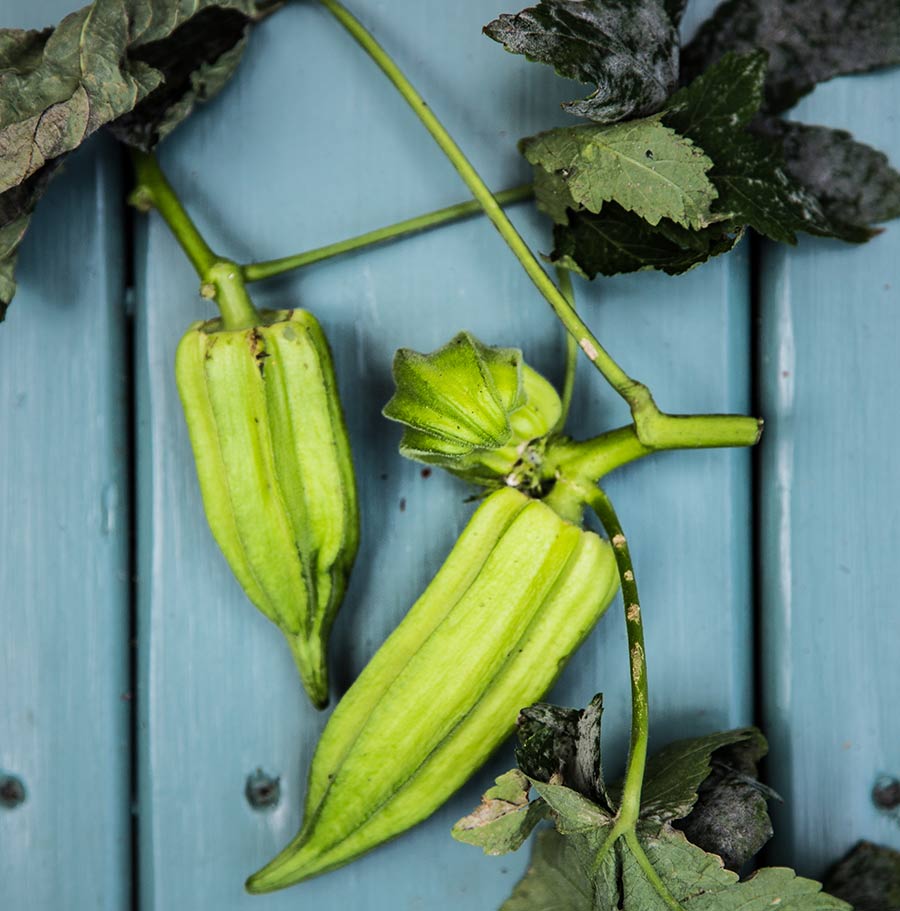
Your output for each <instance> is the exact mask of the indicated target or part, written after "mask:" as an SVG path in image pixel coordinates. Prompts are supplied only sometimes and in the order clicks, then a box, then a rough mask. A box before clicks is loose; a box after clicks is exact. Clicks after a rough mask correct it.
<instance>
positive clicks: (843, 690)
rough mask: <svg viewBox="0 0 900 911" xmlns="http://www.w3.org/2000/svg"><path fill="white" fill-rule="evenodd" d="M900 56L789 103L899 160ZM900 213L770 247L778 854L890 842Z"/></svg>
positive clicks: (767, 550) (765, 351)
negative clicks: (873, 231) (884, 781)
mask: <svg viewBox="0 0 900 911" xmlns="http://www.w3.org/2000/svg"><path fill="white" fill-rule="evenodd" d="M898 89H900V72H897V71H896V70H895V71H893V72H887V73H883V74H878V75H872V76H866V77H857V78H852V79H842V80H837V81H835V82H833V83H830V84H828V85H825V86H822V87H820V88H819V89H817V91H816V92H815V93H814V95H813V96H811V97H810V98H809V99H808V100H806V101H804V102H803V103H802V104H801V105H800V106H799V107H798V109H797V110H796V112H795V115H794V116H795V117H796V119H798V120H803V121H806V122H811V123H825V124H828V125H832V126H839V127H842V128H844V129H850V130H851V131H852V132H853V133H854V134H855V135H856V136H857V138H859V139H861V140H863V141H865V142H869V143H871V144H873V145H875V146H876V147H878V148H880V149H885V150H886V151H887V152H888V154H889V156H890V158H891V160H892V162H893V164H894V166H895V167H897V166H898V165H900V156H898V154H897V148H898V144H900V118H898V116H897V114H896V105H895V103H894V100H895V98H896V95H897V91H898ZM898 289H900V227H898V225H897V223H896V222H895V223H892V224H890V225H888V229H887V231H886V233H885V234H884V235H882V236H881V237H879V238H876V239H875V240H873V241H872V242H871V243H869V244H868V245H867V246H865V247H863V248H854V247H848V246H843V245H840V244H837V243H835V242H828V241H821V240H813V239H809V238H804V239H803V241H802V242H801V244H800V246H799V249H797V250H785V249H776V248H774V247H766V248H765V252H764V257H763V272H762V287H761V292H762V293H761V298H762V299H761V319H762V336H761V343H760V361H759V368H758V369H759V382H760V390H761V406H762V410H763V413H764V415H765V417H766V421H767V425H766V432H765V435H764V441H763V447H762V460H761V469H762V470H761V476H760V481H761V485H760V493H761V515H760V535H761V538H760V540H761V543H762V550H761V555H762V564H761V565H762V578H761V585H762V589H761V593H762V609H763V614H762V619H763V627H762V630H763V645H764V663H763V671H762V681H761V682H762V691H763V693H764V695H765V698H764V704H763V709H764V717H765V726H766V729H767V732H768V734H769V737H770V739H771V747H772V758H771V761H770V763H769V776H770V779H771V783H772V784H773V786H774V787H775V788H776V789H777V790H778V791H779V792H780V793H781V794H783V795H784V798H785V803H784V806H783V807H782V808H780V809H778V810H777V811H776V813H775V826H776V833H777V835H776V841H775V842H774V844H773V848H772V857H773V858H774V859H776V860H779V861H782V860H784V861H790V862H795V863H796V864H797V865H798V867H799V869H800V871H801V872H805V873H808V874H820V873H821V872H822V871H823V869H824V868H825V867H826V866H827V865H828V864H829V863H831V862H832V861H834V860H835V859H837V858H838V856H840V855H841V854H843V853H844V852H845V851H846V850H847V849H848V848H849V847H850V846H852V845H853V844H854V843H855V842H856V841H857V840H858V839H861V838H866V839H871V840H874V841H878V842H882V843H885V844H890V845H893V846H894V847H895V848H900V825H898V818H897V817H896V815H895V816H894V817H893V818H891V817H890V816H889V815H887V814H884V813H883V812H880V811H879V810H877V809H876V807H875V806H874V805H873V803H872V801H871V797H870V795H871V791H872V787H873V785H874V784H875V783H876V781H877V780H878V778H879V777H880V776H882V775H892V776H895V777H900V712H898V710H897V696H898V693H900V661H898V657H897V653H898V645H900V613H898V611H897V591H898V589H900V564H898V561H897V550H898V546H900V524H898V520H897V503H898V501H900V474H898V471H897V456H896V452H895V449H894V448H893V447H896V445H897V442H898V434H897V429H896V422H895V414H896V407H895V405H896V393H895V389H896V386H897V378H898V359H897V352H898V350H900V308H898Z"/></svg>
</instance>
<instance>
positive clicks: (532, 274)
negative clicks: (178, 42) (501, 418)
mask: <svg viewBox="0 0 900 911" xmlns="http://www.w3.org/2000/svg"><path fill="white" fill-rule="evenodd" d="M319 2H320V3H321V4H322V6H324V7H325V8H326V9H327V10H328V12H329V13H331V15H332V16H334V18H335V19H336V20H337V21H338V22H339V23H340V24H341V25H342V26H343V27H344V28H345V29H346V30H347V32H348V33H349V34H350V35H351V37H352V38H353V39H354V40H355V41H356V42H357V44H359V46H360V47H361V48H362V49H363V50H364V51H365V52H366V53H367V54H368V55H369V56H370V57H371V58H372V60H373V61H374V62H375V64H376V65H377V66H378V67H379V68H380V69H381V71H382V72H383V73H384V74H385V76H387V78H388V79H389V80H390V82H391V84H392V85H393V86H394V88H396V89H397V91H398V92H399V93H400V95H401V96H402V97H403V99H404V100H405V101H406V103H407V104H408V105H409V106H410V108H412V110H413V112H414V113H415V115H416V116H417V117H418V118H419V120H420V121H421V122H422V125H423V126H424V127H425V129H426V130H428V132H429V133H430V134H431V137H432V138H433V139H434V141H435V142H436V143H437V145H438V146H439V148H440V149H441V151H442V152H443V153H444V154H445V155H446V156H447V159H448V160H449V161H450V163H451V164H452V165H453V167H454V168H455V169H456V171H457V173H458V174H459V175H460V177H461V178H462V179H463V181H464V182H465V184H466V186H467V187H468V188H469V190H470V191H471V193H472V195H473V196H474V197H475V199H476V200H477V201H478V202H479V203H480V204H481V206H482V207H483V209H484V212H485V215H487V217H488V218H489V219H490V220H491V222H492V223H493V225H494V227H495V228H496V229H497V231H498V232H499V233H500V235H501V237H502V238H503V239H504V241H506V244H507V245H508V246H509V248H510V250H512V252H513V254H514V255H515V257H516V258H517V259H518V260H519V262H520V264H521V265H522V268H523V269H524V270H525V272H526V273H527V275H528V277H529V278H530V279H531V280H532V282H533V283H534V284H535V286H536V287H537V289H538V290H539V291H540V292H541V294H542V295H543V296H544V298H545V300H546V301H547V303H548V304H550V306H551V308H552V309H553V311H554V313H556V315H557V317H558V318H559V319H560V321H561V322H562V324H563V325H564V326H565V327H566V330H567V331H568V332H569V333H570V334H571V335H573V336H574V337H575V339H576V340H577V342H578V344H579V346H580V347H581V349H582V351H584V353H585V355H586V356H587V357H588V359H589V360H590V361H591V362H592V363H593V364H594V366H595V367H596V368H597V369H598V370H599V371H600V373H601V374H602V375H603V376H604V377H605V379H606V380H607V382H608V383H609V384H610V385H611V386H612V388H613V389H614V390H615V391H616V392H617V393H618V394H619V395H620V396H622V398H623V399H624V400H625V401H626V402H627V403H628V406H629V408H630V409H631V413H632V416H633V417H634V422H635V428H636V431H637V434H638V437H639V438H640V439H641V441H642V442H643V443H645V445H648V446H650V447H652V448H654V449H658V448H661V446H660V443H659V441H660V440H661V439H663V438H664V437H666V436H672V435H676V433H677V431H675V430H674V429H672V428H671V427H670V425H672V424H675V425H677V424H679V423H680V422H681V421H683V418H682V416H681V415H669V414H665V413H664V412H662V411H660V409H659V408H658V406H657V405H656V403H655V402H654V401H653V396H652V395H651V394H650V390H649V389H648V388H647V387H646V386H645V385H644V384H643V383H640V382H638V381H637V380H635V379H633V378H632V377H630V376H629V375H628V374H627V373H626V372H625V371H624V370H622V368H621V367H620V366H619V365H618V364H617V363H616V362H615V360H613V358H612V357H611V356H610V354H609V353H608V352H607V351H606V349H605V348H604V347H603V346H602V345H601V344H600V342H599V340H598V339H597V338H596V336H594V334H593V333H592V332H591V331H590V329H589V328H588V327H587V325H586V324H585V322H584V321H583V320H582V319H581V317H579V316H578V314H577V313H576V311H575V310H574V309H573V307H572V306H571V305H570V303H569V302H568V301H567V300H566V298H565V297H564V295H563V294H562V293H561V292H560V290H559V288H557V287H556V285H555V284H554V283H553V281H552V280H551V278H550V276H549V275H547V273H546V272H545V271H544V269H543V267H542V266H541V264H540V263H539V262H538V260H537V257H535V255H534V253H532V251H531V248H530V247H529V246H528V244H526V243H525V241H524V240H523V239H522V237H521V235H520V234H519V232H518V231H517V230H516V228H515V226H514V225H513V223H512V222H511V221H510V220H509V218H508V217H507V215H506V213H505V212H504V211H503V209H502V207H501V206H500V205H499V204H498V203H497V200H496V199H495V198H494V196H493V194H492V193H491V191H490V190H489V189H488V187H487V185H486V184H485V182H484V181H483V180H482V179H481V177H480V175H479V174H478V172H477V171H476V170H475V168H474V167H473V166H472V164H471V163H470V162H469V160H468V159H467V158H466V156H465V155H464V153H463V151H462V149H460V147H459V146H458V145H457V143H456V142H455V140H454V139H453V138H452V137H451V135H450V134H449V133H448V132H447V130H446V129H445V127H444V126H443V124H442V123H441V122H440V120H438V118H437V117H436V116H435V115H434V114H433V113H432V111H431V109H430V108H429V107H428V104H427V103H426V102H425V99H424V98H423V97H422V96H421V95H420V94H419V93H418V92H417V91H416V89H415V88H414V87H413V85H412V83H411V82H410V81H409V80H408V79H407V78H406V76H405V75H404V74H403V72H402V71H401V70H400V68H399V67H398V66H397V64H396V63H394V61H393V59H392V58H391V57H390V55H389V54H388V53H387V52H386V51H385V50H384V49H383V48H382V47H381V45H379V44H378V42H377V41H376V40H375V38H374V37H373V36H372V35H371V34H370V33H369V31H368V30H367V29H366V28H365V26H363V24H362V23H361V22H360V21H359V20H358V19H357V18H356V17H355V16H353V14H352V13H350V11H349V10H347V9H346V7H344V6H343V5H342V4H341V3H340V2H338V0H319ZM706 417H707V419H708V421H709V422H710V423H709V424H708V425H707V426H705V427H703V428H702V429H703V431H704V437H703V442H698V444H697V445H698V446H703V447H705V446H752V445H753V444H754V443H756V442H757V440H758V439H759V424H758V422H757V421H756V419H755V418H751V417H745V416H742V415H708V416H706ZM687 432H688V431H685V433H687Z"/></svg>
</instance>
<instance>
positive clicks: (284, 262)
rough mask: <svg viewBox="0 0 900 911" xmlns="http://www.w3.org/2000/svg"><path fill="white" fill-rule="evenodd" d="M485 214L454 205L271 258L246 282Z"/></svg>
mask: <svg viewBox="0 0 900 911" xmlns="http://www.w3.org/2000/svg"><path fill="white" fill-rule="evenodd" d="M533 194H534V191H533V189H532V187H531V184H523V185H522V186H520V187H512V188H511V189H509V190H502V191H501V192H499V193H497V194H496V195H495V199H496V200H497V202H499V203H500V205H501V206H508V205H512V204H513V203H516V202H521V201H522V200H525V199H530V198H531V197H532V195H533ZM482 212H483V210H482V208H481V203H479V202H477V201H474V200H473V201H471V202H461V203H457V204H456V205H454V206H447V207H446V208H444V209H438V210H437V211H435V212H428V213H426V214H425V215H418V216H416V217H415V218H407V219H405V220H404V221H398V222H397V223H396V224H393V225H387V226H386V227H384V228H376V229H375V230H374V231H367V232H366V233H365V234H358V235H357V236H356V237H350V238H347V239H346V240H341V241H338V242H337V243H333V244H327V245H326V246H324V247H316V248H315V249H314V250H307V251H306V252H304V253H297V254H295V255H293V256H282V257H280V258H278V259H269V260H265V261H264V262H259V263H249V264H248V265H246V266H244V267H243V268H242V272H243V275H244V281H247V282H257V281H261V280H262V279H264V278H272V277H273V276H275V275H281V274H282V273H284V272H290V271H291V270H293V269H302V268H303V267H304V266H311V265H312V264H313V263H318V262H322V260H326V259H331V258H332V257H334V256H340V255H341V254H342V253H351V252H352V251H354V250H361V249H363V248H364V247H371V246H374V245H375V244H382V243H385V242H387V241H389V240H396V239H397V238H400V237H408V236H409V235H410V234H417V233H419V232H420V231H427V230H428V229H429V228H435V227H437V226H438V225H444V224H448V223H449V222H453V221H459V220H460V219H462V218H470V217H471V216H473V215H480V214H482Z"/></svg>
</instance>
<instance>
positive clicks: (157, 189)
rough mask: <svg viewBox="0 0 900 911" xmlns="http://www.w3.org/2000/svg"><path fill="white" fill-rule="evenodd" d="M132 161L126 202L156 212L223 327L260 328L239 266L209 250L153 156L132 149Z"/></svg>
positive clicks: (255, 310)
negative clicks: (133, 180)
mask: <svg viewBox="0 0 900 911" xmlns="http://www.w3.org/2000/svg"><path fill="white" fill-rule="evenodd" d="M131 160H132V163H133V164H134V171H135V177H136V184H135V188H134V190H133V191H132V193H131V195H130V196H129V197H128V199H129V202H130V203H131V204H132V205H134V206H136V207H137V208H138V209H140V210H141V211H144V212H146V211H149V210H150V209H156V210H157V212H159V214H160V215H161V216H162V217H163V220H164V221H165V223H166V224H167V225H168V226H169V230H170V231H171V232H172V234H173V235H174V236H175V239H176V240H177V241H178V243H179V245H180V246H181V249H182V250H184V252H185V254H186V255H187V258H188V259H189V260H190V262H191V265H192V266H193V267H194V269H195V270H196V272H197V275H198V276H199V277H200V282H201V291H200V293H201V294H202V295H203V296H204V297H210V298H212V299H213V300H215V302H216V304H217V306H218V307H219V311H220V312H221V314H222V327H223V328H224V329H248V328H250V327H251V326H257V325H259V323H260V315H259V313H258V311H257V309H256V307H254V306H253V301H251V300H250V295H249V294H247V289H246V287H245V286H244V279H243V275H242V272H241V267H240V266H239V265H238V264H237V263H234V262H232V261H231V260H228V259H223V258H222V257H220V256H218V255H216V254H215V253H214V252H213V251H212V249H211V248H210V246H209V244H208V243H207V242H206V240H205V239H204V237H203V235H202V234H201V233H200V231H199V230H198V228H197V226H196V225H195V224H194V222H193V221H191V218H190V216H189V215H188V214H187V212H186V211H185V208H184V206H183V205H182V204H181V200H180V199H179V198H178V196H177V194H176V193H175V190H174V189H173V188H172V185H171V184H170V183H169V181H168V180H166V176H165V174H163V171H162V168H160V166H159V162H158V161H157V160H156V158H155V157H154V156H153V155H150V154H149V153H147V152H141V151H138V150H137V149H132V150H131Z"/></svg>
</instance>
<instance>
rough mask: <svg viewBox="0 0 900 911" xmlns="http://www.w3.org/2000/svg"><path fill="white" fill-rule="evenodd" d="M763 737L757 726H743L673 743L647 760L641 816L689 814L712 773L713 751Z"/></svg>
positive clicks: (662, 818) (660, 818)
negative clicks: (702, 786)
mask: <svg viewBox="0 0 900 911" xmlns="http://www.w3.org/2000/svg"><path fill="white" fill-rule="evenodd" d="M761 737H762V735H761V734H760V733H759V731H757V730H756V729H755V728H741V729H739V730H735V731H724V732H722V733H720V734H708V735H707V736H705V737H689V738H686V739H685V740H676V741H675V742H674V743H670V744H669V745H668V746H666V747H664V748H663V749H662V750H660V751H659V752H658V753H656V754H654V755H653V757H652V758H651V759H650V761H649V762H648V763H647V770H646V773H645V776H644V791H643V795H642V798H641V817H642V818H644V819H649V820H654V821H660V822H663V821H668V820H672V819H681V818H682V817H684V816H687V814H688V813H690V812H691V809H692V808H693V806H694V804H695V803H696V802H697V789H698V788H699V787H700V784H701V782H702V781H703V780H704V779H705V778H706V777H707V776H708V775H709V773H710V768H711V762H712V755H713V753H715V752H716V750H719V749H721V748H722V747H724V746H728V745H730V744H733V743H740V742H741V741H745V740H750V739H753V740H754V741H757V742H758V738H761ZM762 742H763V743H765V741H764V740H763V741H762Z"/></svg>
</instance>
